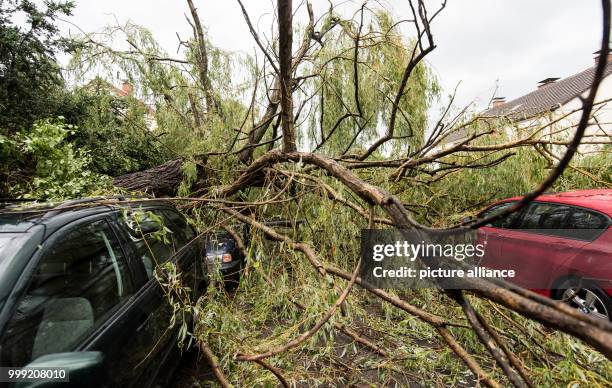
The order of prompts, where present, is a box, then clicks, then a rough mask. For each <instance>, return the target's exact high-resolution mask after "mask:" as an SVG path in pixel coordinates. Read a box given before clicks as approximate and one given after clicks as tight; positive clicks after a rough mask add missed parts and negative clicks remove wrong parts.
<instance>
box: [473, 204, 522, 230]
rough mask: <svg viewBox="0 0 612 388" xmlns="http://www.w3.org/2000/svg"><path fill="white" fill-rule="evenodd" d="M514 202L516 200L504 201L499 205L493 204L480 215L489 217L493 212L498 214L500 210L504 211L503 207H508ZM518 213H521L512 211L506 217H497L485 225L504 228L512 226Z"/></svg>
mask: <svg viewBox="0 0 612 388" xmlns="http://www.w3.org/2000/svg"><path fill="white" fill-rule="evenodd" d="M515 203H516V202H504V203H500V204H499V205H495V206H493V207H491V208H489V209H487V210H485V212H484V213H483V214H482V216H481V217H490V216H492V215H493V214H499V213H500V212H502V211H504V210H505V209H507V208H509V207H510V206H512V205H514V204H515ZM520 214H521V212H520V211H519V212H514V213H512V214H510V215H508V216H506V217H502V218H499V219H497V220H495V221H493V222H492V223H490V224H487V225H486V226H489V227H493V228H504V229H510V228H513V227H514V226H515V224H516V221H517V220H518V219H519V218H520Z"/></svg>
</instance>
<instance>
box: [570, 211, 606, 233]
mask: <svg viewBox="0 0 612 388" xmlns="http://www.w3.org/2000/svg"><path fill="white" fill-rule="evenodd" d="M566 224H567V225H566V228H567V237H570V238H575V239H579V240H588V241H591V240H594V239H595V238H597V236H599V235H600V234H601V233H602V232H603V230H604V229H606V228H607V227H608V225H609V221H608V219H607V218H606V217H605V216H604V215H603V214H599V213H596V212H593V211H589V210H586V209H579V208H575V209H573V210H572V212H571V214H570V215H569V217H568V218H567V221H566Z"/></svg>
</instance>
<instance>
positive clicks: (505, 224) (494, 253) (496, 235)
mask: <svg viewBox="0 0 612 388" xmlns="http://www.w3.org/2000/svg"><path fill="white" fill-rule="evenodd" d="M514 203H515V201H509V202H502V203H498V204H496V205H493V206H491V207H490V208H488V209H487V210H485V211H484V212H482V213H481V214H480V216H479V217H480V218H486V217H489V216H492V215H494V214H497V213H500V212H501V211H503V210H504V209H506V208H508V207H509V206H512V205H513V204H514ZM519 218H520V213H513V214H511V215H510V216H508V217H504V218H501V219H498V220H495V221H493V222H492V223H490V224H487V225H485V226H483V227H481V228H479V229H478V244H483V245H484V246H485V253H484V257H483V258H482V260H481V262H480V265H482V266H485V267H488V268H492V269H505V268H506V265H505V262H504V260H503V257H502V245H503V244H504V240H505V235H506V233H507V232H508V230H509V229H510V228H512V227H513V226H514V225H515V223H516V222H517V220H518V219H519Z"/></svg>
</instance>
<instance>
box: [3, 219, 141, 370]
mask: <svg viewBox="0 0 612 388" xmlns="http://www.w3.org/2000/svg"><path fill="white" fill-rule="evenodd" d="M60 233H61V232H60ZM133 292H134V290H133V286H132V282H131V278H130V276H129V271H128V268H127V264H126V261H125V257H124V256H123V253H122V250H121V247H120V245H119V242H118V241H117V239H116V236H115V235H114V233H113V231H112V229H111V228H110V226H109V224H108V223H107V222H106V221H105V220H101V221H96V222H94V223H91V224H87V225H79V226H78V227H77V228H76V229H74V230H72V231H71V232H69V233H68V234H67V235H65V236H60V238H59V239H58V240H57V242H56V243H54V244H53V245H52V246H51V247H50V249H49V250H48V251H47V252H46V253H43V256H42V258H41V260H40V262H39V263H38V265H37V268H36V269H35V270H34V273H33V275H32V277H31V278H30V280H29V285H28V287H27V291H26V292H25V293H24V295H23V296H21V297H20V299H19V300H18V302H17V305H16V311H15V313H14V315H13V317H12V319H11V320H10V322H9V323H8V327H7V331H6V332H5V333H4V335H3V338H4V339H3V343H2V352H1V358H2V360H1V361H2V362H1V364H2V365H4V366H7V365H10V366H23V365H25V364H27V363H28V362H30V361H31V360H34V359H36V358H38V357H40V356H43V355H46V354H51V353H60V352H66V351H71V350H73V349H74V347H75V346H76V345H77V344H78V343H79V341H81V340H82V339H83V338H84V337H85V336H87V335H88V334H90V333H91V332H92V331H93V330H94V329H95V328H96V327H98V326H99V325H100V324H101V323H103V322H104V321H105V320H107V319H108V317H109V316H110V315H111V314H112V312H113V311H114V309H115V308H116V307H117V306H118V305H120V304H121V303H122V301H124V300H126V299H127V298H128V297H129V296H130V295H132V294H133Z"/></svg>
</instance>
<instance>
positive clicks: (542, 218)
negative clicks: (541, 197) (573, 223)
mask: <svg viewBox="0 0 612 388" xmlns="http://www.w3.org/2000/svg"><path fill="white" fill-rule="evenodd" d="M571 212H572V208H571V207H569V206H565V205H559V204H554V203H544V202H542V203H539V202H534V203H531V204H530V205H529V206H528V207H527V211H526V212H525V216H524V217H523V220H522V222H521V225H520V229H525V230H535V231H538V232H540V233H544V234H549V235H553V236H560V237H564V236H565V235H566V232H565V231H564V230H565V229H567V224H566V219H567V217H568V216H569V214H570V213H571Z"/></svg>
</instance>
